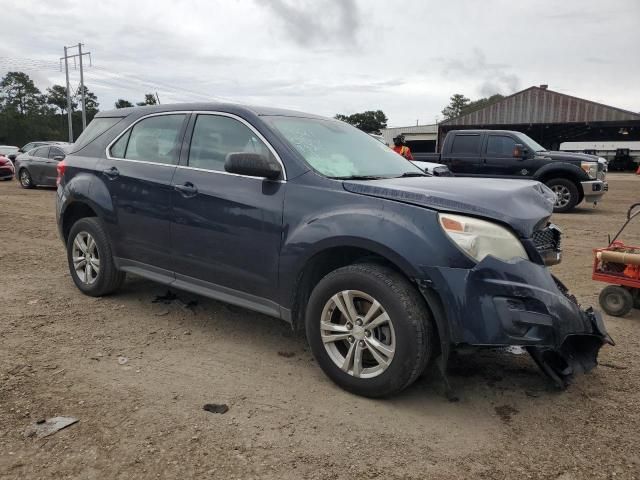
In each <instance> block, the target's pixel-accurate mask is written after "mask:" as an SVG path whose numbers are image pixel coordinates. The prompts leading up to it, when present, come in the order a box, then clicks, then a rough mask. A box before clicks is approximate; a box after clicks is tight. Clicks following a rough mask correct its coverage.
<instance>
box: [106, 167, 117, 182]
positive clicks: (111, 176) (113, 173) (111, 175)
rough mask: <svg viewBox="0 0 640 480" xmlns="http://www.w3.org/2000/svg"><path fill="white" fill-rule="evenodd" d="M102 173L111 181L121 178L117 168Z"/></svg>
mask: <svg viewBox="0 0 640 480" xmlns="http://www.w3.org/2000/svg"><path fill="white" fill-rule="evenodd" d="M102 173H103V174H104V175H105V176H106V177H107V178H108V179H109V180H115V179H116V178H118V177H119V176H120V171H119V170H118V169H117V168H116V167H111V168H107V169H106V170H103V171H102Z"/></svg>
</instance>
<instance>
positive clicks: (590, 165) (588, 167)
mask: <svg viewBox="0 0 640 480" xmlns="http://www.w3.org/2000/svg"><path fill="white" fill-rule="evenodd" d="M580 168H582V170H584V172H585V173H586V174H587V175H589V178H597V177H598V163H597V162H582V163H581V164H580Z"/></svg>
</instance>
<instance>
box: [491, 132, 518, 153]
mask: <svg viewBox="0 0 640 480" xmlns="http://www.w3.org/2000/svg"><path fill="white" fill-rule="evenodd" d="M515 146H516V141H515V140H514V139H513V138H511V137H507V136H505V135H491V136H489V140H488V142H487V154H488V155H499V156H501V157H511V156H512V155H513V149H514V147H515Z"/></svg>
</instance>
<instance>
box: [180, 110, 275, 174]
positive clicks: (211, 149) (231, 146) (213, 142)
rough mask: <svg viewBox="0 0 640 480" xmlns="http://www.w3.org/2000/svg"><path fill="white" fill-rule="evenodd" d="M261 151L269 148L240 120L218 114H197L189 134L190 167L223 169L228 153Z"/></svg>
mask: <svg viewBox="0 0 640 480" xmlns="http://www.w3.org/2000/svg"><path fill="white" fill-rule="evenodd" d="M240 152H250V153H260V154H263V155H271V151H270V150H269V149H268V148H267V146H266V145H265V144H264V143H263V142H262V140H260V139H259V138H258V136H257V135H256V134H255V133H254V132H253V131H252V130H251V129H250V128H248V127H247V126H246V125H244V124H243V123H242V122H239V121H238V120H236V119H234V118H229V117H224V116H221V115H199V116H198V118H197V119H196V125H195V127H194V129H193V136H192V137H191V147H190V149H189V166H190V167H195V168H204V169H206V170H217V171H222V172H224V162H225V160H226V158H227V154H229V153H240Z"/></svg>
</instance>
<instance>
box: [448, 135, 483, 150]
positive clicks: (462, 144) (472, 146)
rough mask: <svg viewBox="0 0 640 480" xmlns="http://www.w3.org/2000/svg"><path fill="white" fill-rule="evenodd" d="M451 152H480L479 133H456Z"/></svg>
mask: <svg viewBox="0 0 640 480" xmlns="http://www.w3.org/2000/svg"><path fill="white" fill-rule="evenodd" d="M451 153H480V135H456V136H455V137H454V138H453V145H452V146H451Z"/></svg>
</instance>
